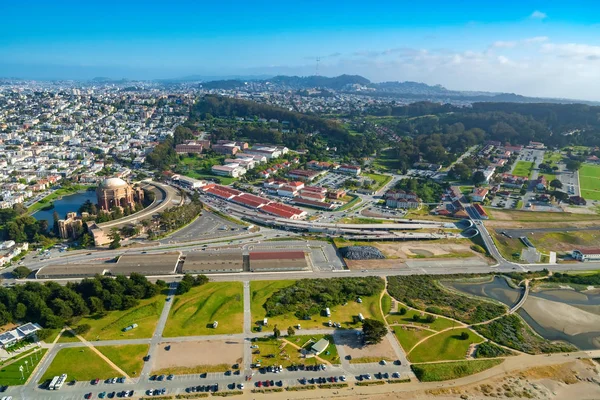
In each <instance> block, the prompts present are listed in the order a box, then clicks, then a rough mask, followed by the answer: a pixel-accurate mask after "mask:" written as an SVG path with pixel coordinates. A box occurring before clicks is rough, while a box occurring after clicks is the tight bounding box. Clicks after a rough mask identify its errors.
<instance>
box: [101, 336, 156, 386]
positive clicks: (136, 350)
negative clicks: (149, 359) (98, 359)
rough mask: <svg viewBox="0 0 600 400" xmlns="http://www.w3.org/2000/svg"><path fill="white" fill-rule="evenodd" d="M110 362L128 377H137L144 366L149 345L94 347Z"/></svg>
mask: <svg viewBox="0 0 600 400" xmlns="http://www.w3.org/2000/svg"><path fill="white" fill-rule="evenodd" d="M96 348H97V349H98V350H99V351H100V352H101V353H102V354H104V355H105V356H106V357H108V359H110V361H112V362H113V363H115V365H117V366H118V367H119V368H121V369H122V370H123V371H125V372H126V373H127V375H129V376H130V377H132V378H134V377H138V376H140V373H141V372H142V368H143V366H144V356H145V355H146V354H148V349H149V348H150V345H147V344H129V345H121V346H98V347H96Z"/></svg>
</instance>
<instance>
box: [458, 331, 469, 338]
mask: <svg viewBox="0 0 600 400" xmlns="http://www.w3.org/2000/svg"><path fill="white" fill-rule="evenodd" d="M467 339H469V333H468V332H465V331H463V332H462V333H461V334H460V340H467Z"/></svg>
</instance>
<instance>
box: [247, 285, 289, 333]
mask: <svg viewBox="0 0 600 400" xmlns="http://www.w3.org/2000/svg"><path fill="white" fill-rule="evenodd" d="M294 282H296V281H293V280H283V281H250V312H251V313H252V321H253V322H254V323H255V324H256V323H258V322H262V320H263V319H264V318H265V317H266V311H265V309H264V308H263V304H265V302H266V301H267V300H268V299H269V297H271V296H272V295H273V293H275V292H276V291H278V290H279V289H283V288H286V287H288V286H292V285H293V284H294ZM285 329H287V326H286V327H285Z"/></svg>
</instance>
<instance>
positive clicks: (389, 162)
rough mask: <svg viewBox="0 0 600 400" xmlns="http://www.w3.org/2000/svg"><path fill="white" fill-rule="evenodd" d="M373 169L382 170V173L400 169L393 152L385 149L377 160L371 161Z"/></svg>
mask: <svg viewBox="0 0 600 400" xmlns="http://www.w3.org/2000/svg"><path fill="white" fill-rule="evenodd" d="M372 166H373V168H376V169H379V170H382V171H392V170H397V169H398V168H400V167H401V165H400V162H399V161H398V158H397V157H395V156H394V151H393V150H392V149H387V150H384V151H381V152H379V154H378V155H377V158H375V160H374V161H373V164H372Z"/></svg>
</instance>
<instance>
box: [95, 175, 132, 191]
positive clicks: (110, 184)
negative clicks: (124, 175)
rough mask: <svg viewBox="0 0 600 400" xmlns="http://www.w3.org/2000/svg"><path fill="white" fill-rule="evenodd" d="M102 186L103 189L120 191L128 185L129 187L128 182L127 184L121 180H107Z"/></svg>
mask: <svg viewBox="0 0 600 400" xmlns="http://www.w3.org/2000/svg"><path fill="white" fill-rule="evenodd" d="M100 186H101V187H102V188H103V189H118V188H123V187H127V186H128V185H127V182H125V181H124V180H123V179H121V178H106V179H105V180H103V181H102V183H101V184H100Z"/></svg>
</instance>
